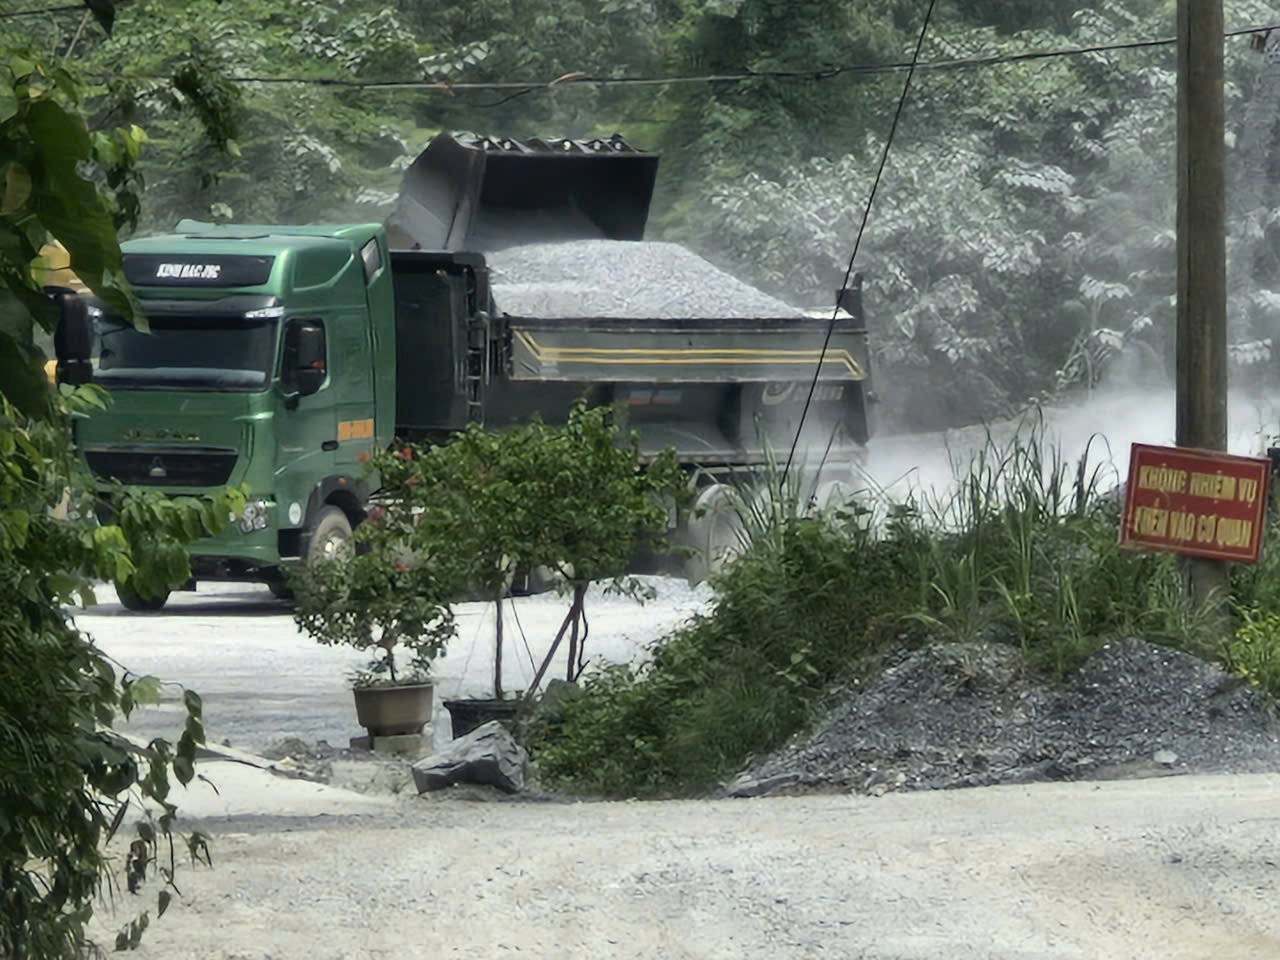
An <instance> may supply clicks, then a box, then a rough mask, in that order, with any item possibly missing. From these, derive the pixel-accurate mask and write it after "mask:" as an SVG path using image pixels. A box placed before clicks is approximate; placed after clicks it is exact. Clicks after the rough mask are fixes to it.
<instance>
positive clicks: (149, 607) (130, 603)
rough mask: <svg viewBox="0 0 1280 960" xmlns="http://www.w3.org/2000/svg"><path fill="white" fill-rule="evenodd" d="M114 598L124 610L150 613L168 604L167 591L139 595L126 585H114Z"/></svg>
mask: <svg viewBox="0 0 1280 960" xmlns="http://www.w3.org/2000/svg"><path fill="white" fill-rule="evenodd" d="M116 596H117V597H119V598H120V605H121V606H122V607H124V608H125V609H126V610H138V611H150V612H155V611H156V610H162V609H163V608H164V605H165V604H166V603H168V602H169V591H168V590H162V591H160V592H159V593H155V594H151V593H148V594H145V595H144V594H141V593H139V592H138V591H137V590H135V589H133V587H131V586H129V585H128V584H126V583H117V584H116Z"/></svg>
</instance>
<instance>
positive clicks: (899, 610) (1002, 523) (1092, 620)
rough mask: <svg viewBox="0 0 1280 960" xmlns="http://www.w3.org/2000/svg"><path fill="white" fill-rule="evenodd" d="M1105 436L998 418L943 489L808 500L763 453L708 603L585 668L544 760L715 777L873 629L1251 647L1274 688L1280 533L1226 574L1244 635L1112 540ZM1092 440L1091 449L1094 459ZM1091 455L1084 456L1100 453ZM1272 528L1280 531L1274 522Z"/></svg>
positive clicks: (629, 776)
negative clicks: (1062, 439)
mask: <svg viewBox="0 0 1280 960" xmlns="http://www.w3.org/2000/svg"><path fill="white" fill-rule="evenodd" d="M1103 443H1104V441H1103V440H1102V439H1101V438H1097V439H1095V440H1094V441H1093V442H1091V443H1090V445H1089V448H1088V449H1086V450H1085V451H1084V453H1083V454H1082V456H1081V457H1080V458H1078V459H1076V460H1075V461H1070V462H1069V461H1068V460H1067V459H1066V458H1064V456H1063V454H1062V452H1061V450H1060V449H1059V448H1058V447H1056V446H1054V445H1052V444H1050V443H1048V442H1047V441H1046V431H1045V428H1044V424H1043V422H1042V421H1040V420H1039V419H1036V420H1033V421H1031V422H1029V423H1028V424H1027V425H1026V426H1025V427H1024V428H1023V429H1022V430H1020V431H1018V432H1017V433H1016V434H1015V435H1014V436H1012V437H1011V438H1010V439H1008V440H1006V441H1003V442H997V441H996V440H995V439H993V438H992V437H991V436H990V435H988V437H987V441H986V443H985V445H984V446H983V447H982V449H980V450H979V451H978V453H977V454H976V455H975V456H974V457H972V458H971V459H970V460H969V461H967V462H964V463H959V464H956V465H955V471H954V472H955V477H954V482H953V484H952V485H951V486H950V487H949V488H947V489H946V490H945V491H942V492H937V491H926V490H919V489H917V490H914V491H911V492H910V493H909V494H908V495H906V496H905V497H891V496H889V495H888V494H887V493H886V492H885V491H884V490H882V489H877V488H875V487H874V485H872V484H869V483H868V484H863V485H862V486H863V489H861V490H860V491H859V492H857V493H856V494H854V495H853V496H851V497H850V498H849V500H848V501H846V502H844V503H838V504H836V505H835V507H834V509H827V510H816V509H815V505H814V502H813V488H812V485H811V484H806V483H805V482H803V481H802V480H801V479H800V477H799V475H798V474H792V475H789V476H785V477H784V476H783V472H782V471H780V470H778V469H777V468H776V464H775V465H774V468H773V469H771V470H767V471H765V472H764V474H763V476H762V477H759V478H756V479H755V482H754V484H748V483H745V482H740V483H737V484H735V486H734V490H733V492H732V493H731V494H730V495H729V502H730V503H731V504H732V508H733V509H734V510H735V512H736V514H737V520H738V530H739V538H740V543H739V550H738V556H737V557H736V558H735V559H734V560H732V561H731V562H730V563H729V564H728V566H727V567H726V568H725V569H724V570H723V571H722V572H721V573H719V574H718V575H716V576H714V577H713V580H712V582H713V585H714V587H715V589H716V592H717V599H716V603H715V606H714V608H713V609H712V611H711V613H710V614H709V615H708V616H706V617H704V618H702V619H699V620H697V621H695V622H692V623H690V624H688V625H687V626H685V627H684V628H682V629H680V630H677V631H675V632H674V633H672V634H671V635H669V636H667V637H665V638H663V639H662V640H661V641H659V642H658V643H657V644H656V645H655V646H654V648H653V651H652V654H653V656H652V660H651V661H650V662H649V663H648V664H647V665H645V666H643V667H641V668H639V669H632V668H620V667H615V668H610V669H607V670H604V671H601V672H599V673H597V674H595V675H593V676H591V677H589V678H588V679H587V681H586V683H585V686H584V691H583V694H584V695H583V696H580V697H578V698H575V699H573V700H570V701H565V702H564V704H563V707H562V712H561V713H560V714H559V715H557V716H555V717H551V718H548V719H544V721H543V722H542V723H541V725H540V726H539V727H538V728H537V729H536V730H535V731H534V735H533V739H532V744H531V745H532V747H533V750H534V755H535V759H536V760H537V762H538V764H539V768H540V771H541V773H542V774H543V775H544V776H545V777H546V778H547V779H548V780H551V781H553V782H559V783H563V784H572V785H573V786H575V787H576V788H579V789H584V788H585V789H589V790H592V791H596V792H600V793H604V794H606V795H633V794H655V793H658V794H661V793H681V792H687V791H695V790H699V789H703V788H705V787H707V786H708V785H710V784H713V783H715V782H716V781H717V779H719V778H722V777H724V776H726V775H727V774H729V773H731V772H732V771H734V770H735V769H737V768H739V767H740V766H741V765H742V763H743V762H744V761H745V759H746V758H747V757H748V756H749V755H751V754H757V753H759V752H761V751H765V750H768V749H770V748H771V747H773V746H774V745H776V744H778V743H779V742H780V741H781V740H783V739H784V738H785V737H787V736H788V735H790V734H791V733H793V732H795V731H796V730H797V729H798V728H799V727H801V726H802V725H803V724H804V723H805V721H806V719H807V718H809V717H810V716H811V715H812V711H813V710H814V708H815V706H816V705H818V704H820V703H821V702H822V698H823V693H824V691H826V690H828V689H830V687H831V685H832V684H833V683H836V682H838V681H840V680H841V679H842V677H843V676H844V675H845V674H846V673H848V672H849V671H850V670H851V669H852V668H854V667H855V666H857V665H858V664H860V663H861V662H863V661H864V659H865V658H866V656H867V655H868V654H870V653H873V652H874V647H875V646H876V644H877V642H879V640H878V638H879V637H881V636H882V635H885V634H886V633H887V634H888V635H889V636H894V635H895V634H896V633H899V632H900V631H897V630H894V629H890V630H887V631H886V630H884V629H881V628H882V627H884V626H885V625H888V626H890V627H892V626H893V625H894V624H896V623H904V622H907V621H915V622H917V623H920V624H924V625H927V627H928V630H927V633H928V634H929V635H930V636H933V637H936V638H942V639H956V640H966V641H971V640H982V641H988V642H997V643H1006V644H1009V645H1012V646H1015V647H1017V648H1018V649H1020V650H1021V652H1022V653H1023V655H1024V660H1025V663H1026V664H1027V665H1028V668H1029V669H1032V670H1035V671H1040V672H1044V673H1046V674H1049V675H1051V676H1055V677H1062V676H1065V675H1066V674H1068V673H1069V672H1070V671H1071V670H1073V669H1074V668H1076V667H1077V666H1078V665H1079V664H1080V663H1081V662H1082V661H1083V660H1084V659H1085V658H1086V657H1087V656H1088V655H1089V654H1090V653H1092V652H1093V651H1094V650H1096V649H1097V648H1098V647H1099V646H1100V645H1101V644H1103V643H1105V642H1106V641H1107V640H1108V639H1111V638H1115V637H1118V636H1140V637H1143V638H1145V639H1148V640H1152V641H1155V642H1160V643H1165V644H1169V645H1173V646H1177V647H1180V648H1182V649H1186V650H1188V651H1191V652H1195V653H1197V654H1201V655H1206V656H1217V657H1219V658H1222V659H1224V660H1226V661H1230V660H1231V659H1232V656H1234V658H1235V659H1237V660H1240V661H1247V662H1248V664H1249V669H1250V670H1251V671H1252V672H1253V673H1254V674H1255V675H1257V676H1259V677H1265V678H1267V681H1268V682H1274V683H1275V685H1276V687H1277V690H1280V679H1274V680H1273V678H1277V677H1280V666H1277V664H1280V648H1277V649H1274V650H1273V649H1272V647H1271V646H1268V645H1269V644H1272V643H1273V638H1274V639H1275V641H1277V642H1280V616H1277V617H1272V618H1271V619H1266V614H1268V613H1271V614H1280V586H1277V584H1278V583H1280V549H1276V550H1273V551H1270V553H1269V554H1268V557H1267V561H1266V563H1265V564H1264V566H1263V567H1262V568H1260V569H1258V570H1254V571H1251V572H1248V573H1237V574H1236V576H1235V577H1234V579H1233V597H1232V600H1233V604H1234V607H1235V608H1236V609H1247V610H1248V611H1250V616H1251V618H1252V619H1251V620H1250V621H1249V623H1251V624H1252V626H1251V627H1250V629H1249V631H1248V632H1247V633H1246V634H1242V635H1241V636H1238V637H1236V638H1234V639H1233V638H1232V637H1231V636H1230V635H1229V633H1228V632H1224V630H1223V628H1222V624H1221V621H1219V620H1210V619H1208V618H1207V617H1205V616H1203V615H1198V614H1196V613H1195V612H1194V611H1193V610H1192V609H1191V607H1190V606H1189V605H1188V604H1187V603H1186V602H1185V601H1184V599H1183V590H1182V580H1181V575H1180V573H1179V566H1178V562H1177V560H1176V559H1175V558H1173V557H1171V556H1168V555H1159V554H1144V553H1137V552H1132V551H1126V550H1121V549H1120V548H1119V546H1118V543H1117V539H1118V529H1117V526H1118V523H1119V515H1120V501H1119V497H1118V495H1117V491H1116V489H1115V488H1116V485H1117V481H1118V475H1117V472H1116V470H1115V468H1114V466H1112V465H1111V463H1110V458H1109V457H1106V456H1102V455H1101V454H1103V453H1105V452H1106V451H1105V449H1104V448H1101V447H1095V444H1103ZM1095 452H1097V453H1098V454H1099V456H1098V457H1097V458H1095V457H1093V456H1092V454H1094V453H1095ZM1095 459H1096V460H1097V463H1096V464H1094V465H1092V466H1091V463H1093V461H1094V460H1095ZM1276 532H1277V534H1278V535H1280V530H1278V531H1276Z"/></svg>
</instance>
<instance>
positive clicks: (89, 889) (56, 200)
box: [0, 45, 241, 960]
mask: <svg viewBox="0 0 1280 960" xmlns="http://www.w3.org/2000/svg"><path fill="white" fill-rule="evenodd" d="M83 95H84V87H83V85H82V84H81V83H80V82H79V81H78V79H77V77H76V76H75V75H74V74H73V73H72V72H71V71H69V70H68V69H66V68H65V67H64V66H62V65H61V64H55V63H51V62H49V61H46V60H44V59H42V58H41V57H40V56H39V55H38V54H37V53H36V52H35V51H33V50H32V49H30V48H21V49H19V48H13V47H4V46H3V45H0V178H2V182H3V206H2V207H0V956H3V957H5V958H6V960H10V958H28V957H30V958H36V957H39V958H45V957H70V956H79V955H81V953H82V951H83V949H84V947H85V930H86V925H87V923H88V921H89V919H90V917H91V916H92V913H93V909H94V905H95V903H96V901H97V899H98V898H99V896H100V894H101V893H102V890H103V887H104V884H105V883H106V882H107V881H108V879H109V878H110V877H112V876H114V875H115V873H116V868H117V866H118V865H117V864H116V863H114V862H113V859H112V858H111V856H110V855H109V852H108V847H107V844H108V843H109V842H110V840H111V839H112V837H113V836H114V835H115V834H116V833H117V831H118V830H119V829H120V828H121V827H122V825H123V822H124V818H125V816H126V814H127V813H128V812H129V811H130V810H134V811H137V812H141V811H142V809H143V807H142V804H143V802H145V801H149V802H150V804H151V805H152V806H153V807H158V808H159V810H160V816H159V818H158V820H157V821H155V822H152V821H150V819H148V820H147V821H144V822H142V823H140V824H138V826H137V828H136V832H135V836H134V839H133V840H132V841H131V843H130V844H129V846H128V850H127V853H126V854H125V856H124V864H123V873H124V875H125V877H126V882H127V885H128V889H129V891H130V892H131V893H134V892H139V891H140V890H141V887H142V883H143V881H144V880H145V879H146V878H147V877H149V876H152V875H155V874H157V873H158V874H159V876H160V877H161V878H162V880H163V881H164V884H165V885H166V886H172V884H173V880H174V876H173V869H174V860H173V843H174V837H173V830H172V825H173V820H174V815H175V811H176V807H175V806H174V805H173V804H172V803H171V802H170V801H169V799H168V796H169V790H170V783H171V781H170V777H171V775H172V777H173V778H175V779H176V780H177V781H178V782H179V783H182V784H186V783H188V782H190V781H191V779H192V778H193V777H194V776H195V769H194V766H195V752H196V747H197V745H198V744H199V743H201V742H202V741H203V738H204V732H203V727H202V723H201V704H200V699H199V697H198V696H197V695H195V694H194V693H191V692H188V693H187V694H186V698H185V703H186V706H187V713H188V716H187V721H186V726H185V729H184V730H183V732H182V734H181V737H180V738H179V739H178V741H177V743H176V744H174V743H171V742H169V741H167V740H164V739H156V740H153V741H152V742H151V743H150V744H148V745H146V746H144V747H136V746H134V745H132V744H131V743H129V742H126V741H124V740H122V739H121V738H119V737H117V736H115V735H114V734H113V733H111V732H110V729H109V728H110V725H111V724H112V723H113V722H115V720H116V719H117V718H118V717H119V716H120V715H121V714H123V715H126V716H127V715H128V713H129V712H130V711H131V710H132V709H133V708H134V706H135V705H137V704H140V703H143V702H146V701H147V700H148V699H154V698H155V696H156V692H157V685H156V683H155V682H154V681H153V680H151V679H148V678H139V677H136V676H133V675H131V674H130V673H128V672H127V671H122V670H120V669H118V668H117V667H116V666H114V665H113V664H112V663H111V661H110V660H108V658H107V657H106V656H105V655H104V654H103V653H102V652H101V651H99V650H98V649H97V648H96V647H95V646H94V645H93V643H92V642H91V640H90V639H89V638H88V637H86V636H85V635H84V634H82V633H81V632H80V631H79V630H78V629H77V628H76V625H75V621H74V619H73V617H72V615H71V614H70V612H69V611H68V610H67V606H66V605H68V604H71V603H74V602H75V601H77V600H79V601H81V602H84V603H91V602H93V591H92V584H93V582H95V581H100V580H116V581H117V582H121V583H126V584H129V585H131V586H134V587H136V588H138V589H140V590H143V591H144V592H145V591H154V590H160V589H168V588H170V587H174V586H177V585H179V584H181V583H182V582H184V581H185V580H186V579H187V578H188V577H189V576H190V570H189V569H188V567H187V560H186V554H185V552H184V551H183V549H182V548H183V545H184V544H185V543H187V542H189V541H190V540H192V539H195V538H196V537H199V536H202V535H204V534H205V533H209V532H214V531H216V530H218V529H220V528H221V527H222V526H223V525H224V524H225V523H226V521H227V518H228V516H229V515H230V514H232V513H234V512H235V511H236V510H237V509H238V507H239V504H240V501H241V498H240V497H239V495H237V494H232V493H228V494H226V495H225V496H221V497H218V498H215V499H214V500H213V501H194V500H189V501H182V500H176V501H169V500H164V499H163V498H158V497H155V496H148V495H142V494H138V493H136V492H134V491H129V490H121V491H118V492H117V494H116V495H115V496H114V497H112V498H111V500H112V503H111V504H110V511H111V513H112V514H113V515H114V516H115V517H117V518H118V522H104V523H99V522H98V521H97V520H96V518H95V511H94V508H93V502H92V495H91V492H90V487H91V484H90V482H89V478H88V477H86V476H85V474H84V473H83V472H82V469H81V468H80V467H79V465H78V461H77V460H76V459H75V458H74V456H73V454H72V452H71V451H72V442H71V429H70V427H71V423H72V420H73V419H74V418H75V417H77V416H79V415H83V414H84V413H86V412H88V411H90V410H92V409H94V408H100V407H101V406H103V405H104V404H105V403H107V402H108V397H107V396H106V395H105V394H104V393H103V391H101V390H100V389H98V388H95V387H91V386H82V387H78V388H72V387H70V386H67V385H62V386H61V387H59V388H56V389H55V388H53V387H52V386H51V385H50V384H49V383H48V381H47V380H46V378H45V376H44V373H43V364H44V361H45V359H46V358H45V356H44V353H43V351H42V349H41V347H40V345H39V342H38V341H39V340H40V339H41V336H40V335H41V334H44V335H45V339H47V335H48V334H50V333H51V332H52V331H53V328H54V326H55V324H56V322H57V316H58V310H57V307H56V305H55V303H54V302H53V301H51V300H50V299H48V298H47V297H46V296H45V294H44V293H43V292H42V290H41V288H40V286H39V284H38V279H37V277H38V276H39V269H38V268H40V266H41V264H42V259H41V256H40V253H41V251H42V250H43V249H44V248H45V247H46V246H47V245H48V244H50V243H51V242H54V241H57V242H59V243H61V244H62V245H63V246H64V247H65V248H66V249H67V251H69V253H70V257H71V264H72V267H73V269H74V270H75V272H76V273H77V274H78V275H79V276H80V278H81V279H82V280H83V281H84V282H85V283H87V284H88V285H89V286H90V287H91V288H92V289H93V291H94V292H95V293H96V294H97V295H98V296H99V297H100V298H102V299H103V300H105V301H107V302H109V303H110V304H112V306H113V307H114V308H115V309H117V310H119V311H120V312H121V314H122V315H124V316H127V317H134V318H135V319H137V320H138V321H139V322H140V318H139V317H137V315H136V314H135V313H134V312H133V306H132V305H133V300H132V297H131V295H130V293H129V290H128V288H127V285H126V284H125V282H124V280H123V277H122V276H121V273H120V248H119V245H118V243H117V239H116V225H117V223H118V222H121V221H127V220H129V219H131V218H132V216H133V211H135V210H136V205H135V204H136V200H137V197H136V194H134V193H132V185H133V184H135V183H136V180H135V178H134V163H135V161H136V159H137V155H138V150H139V148H140V145H141V143H142V141H143V136H142V134H141V132H140V131H139V130H137V129H136V128H133V127H124V128H115V129H108V130H92V131H91V129H90V128H89V127H88V125H87V124H86V123H85V121H84V119H83V117H82V115H81V113H80V109H79V108H80V105H81V103H82V100H83ZM68 508H69V509H68ZM188 840H189V843H191V844H192V845H193V850H196V851H203V850H205V847H204V839H203V838H202V837H201V836H199V835H198V834H193V835H192V836H191V837H190V838H188ZM170 898H171V894H170V893H169V890H168V889H165V890H162V891H161V892H160V893H159V896H158V900H157V914H159V913H163V912H164V910H165V908H166V907H167V905H168V903H169V901H170ZM149 917H150V913H149V912H148V911H144V912H143V913H142V914H140V915H139V916H138V917H137V918H136V919H135V920H133V921H131V922H130V923H129V925H128V926H126V927H125V929H124V930H123V931H122V932H121V935H120V936H121V939H120V940H118V942H117V943H118V945H120V946H124V947H128V946H133V945H136V944H137V941H138V938H139V937H140V936H141V934H142V931H143V930H144V929H145V927H146V925H147V923H148V922H149Z"/></svg>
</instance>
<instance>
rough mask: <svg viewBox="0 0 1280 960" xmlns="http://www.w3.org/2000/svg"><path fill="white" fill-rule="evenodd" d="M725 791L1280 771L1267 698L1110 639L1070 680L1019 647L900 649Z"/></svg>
mask: <svg viewBox="0 0 1280 960" xmlns="http://www.w3.org/2000/svg"><path fill="white" fill-rule="evenodd" d="M833 700H834V703H833V706H832V708H831V709H830V711H829V712H828V713H827V714H826V716H825V717H824V718H823V719H822V720H821V721H820V722H819V723H818V724H817V725H816V726H815V727H814V728H813V729H811V730H809V731H807V732H806V733H804V734H801V735H800V736H798V737H797V738H795V739H794V740H793V741H792V742H791V743H789V744H787V745H786V746H784V747H783V748H781V749H780V750H778V751H777V752H776V753H775V754H773V755H772V756H770V757H767V758H765V759H763V760H762V761H760V762H759V763H757V764H755V765H753V766H752V767H751V768H750V769H748V770H747V771H745V772H744V773H743V774H742V775H741V776H740V777H739V778H738V779H737V780H736V781H734V782H733V783H732V784H729V785H728V787H727V788H726V792H727V793H728V794H729V795H730V796H761V795H764V794H767V793H774V792H778V791H792V790H797V791H803V790H805V789H835V788H840V789H844V790H848V791H851V792H859V793H874V794H881V793H885V792H888V791H894V790H930V789H943V788H951V787H965V786H991V785H995V784H1010V783H1027V782H1032V781H1044V780H1083V779H1119V778H1130V777H1144V776H1159V775H1167V774H1172V773H1263V772H1276V771H1280V724H1277V721H1276V719H1275V718H1274V716H1273V715H1272V713H1271V712H1270V711H1269V708H1268V701H1267V700H1266V698H1265V697H1263V696H1262V695H1261V694H1259V693H1258V692H1257V691H1255V690H1254V689H1253V688H1251V687H1249V686H1248V685H1247V684H1245V683H1244V682H1243V681H1242V680H1240V678H1238V677H1234V676H1231V675H1229V674H1227V673H1225V672H1224V671H1223V670H1221V669H1220V668H1218V667H1216V666H1214V665H1212V664H1209V663H1206V662H1204V661H1203V660H1199V659H1197V658H1196V657H1193V656H1190V655H1188V654H1185V653H1181V652H1179V651H1176V650H1171V649H1168V648H1165V647H1159V646H1155V645H1153V644H1150V643H1146V642H1144V641H1140V640H1120V641H1116V642H1113V643H1110V644H1108V645H1106V646H1105V647H1103V648H1102V649H1100V650H1099V651H1098V652H1097V653H1095V654H1094V655H1093V656H1091V657H1090V658H1089V659H1088V660H1087V661H1086V662H1085V663H1084V664H1083V666H1082V667H1081V668H1080V670H1079V671H1077V672H1076V673H1075V674H1073V675H1072V676H1071V677H1070V678H1069V679H1068V680H1067V681H1066V682H1064V683H1062V684H1058V685H1046V684H1043V683H1037V682H1035V681H1034V680H1032V679H1030V678H1028V677H1027V676H1026V674H1025V671H1024V669H1023V668H1022V666H1021V660H1020V656H1019V653H1018V651H1017V650H1016V649H1014V648H1012V647H1009V646H1003V645H999V644H980V643H974V644H938V645H933V646H927V647H924V648H921V649H917V650H909V651H905V650H904V651H901V652H899V653H897V654H895V655H893V656H892V657H890V658H889V660H888V662H887V664H886V667H885V669H884V670H883V671H882V672H881V673H879V675H878V676H876V677H875V678H874V679H873V680H872V681H870V682H869V683H867V684H866V685H865V686H864V687H862V688H861V689H849V690H846V691H845V692H844V693H841V694H837V695H836V696H835V697H834V698H833Z"/></svg>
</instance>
